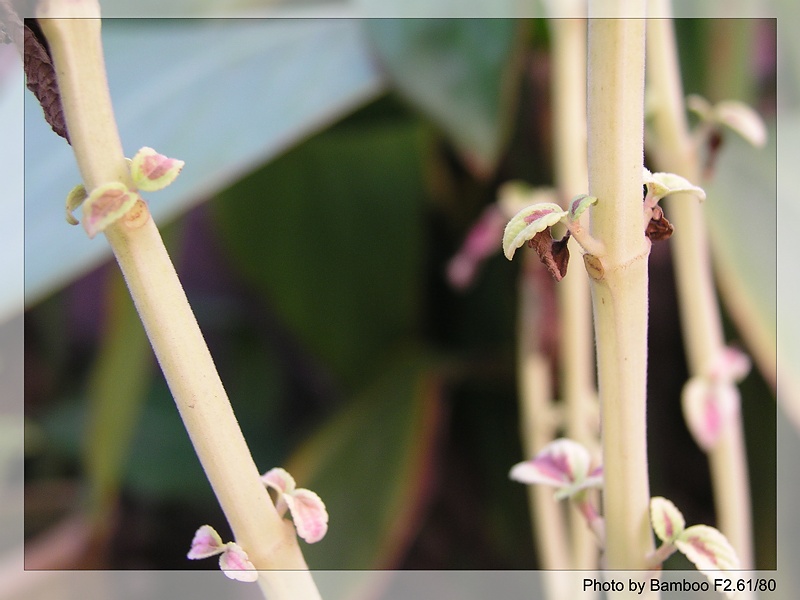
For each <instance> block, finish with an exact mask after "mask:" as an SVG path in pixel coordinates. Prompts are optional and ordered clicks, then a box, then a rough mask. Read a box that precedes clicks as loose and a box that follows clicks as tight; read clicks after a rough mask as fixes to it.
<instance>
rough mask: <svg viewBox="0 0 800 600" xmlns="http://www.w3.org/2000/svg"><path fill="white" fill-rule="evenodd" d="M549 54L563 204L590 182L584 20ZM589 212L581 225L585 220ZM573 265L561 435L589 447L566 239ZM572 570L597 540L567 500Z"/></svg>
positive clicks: (591, 407)
mask: <svg viewBox="0 0 800 600" xmlns="http://www.w3.org/2000/svg"><path fill="white" fill-rule="evenodd" d="M550 30H551V32H552V49H553V50H552V57H553V83H552V99H551V105H552V107H553V139H554V146H555V148H554V156H555V181H556V186H557V188H558V195H559V198H560V201H561V203H562V206H565V207H566V206H567V204H568V203H569V201H570V200H571V199H572V198H573V197H574V196H576V195H577V194H580V193H584V192H586V190H587V189H588V187H589V182H588V174H587V165H586V20H585V19H554V20H553V21H551V23H550ZM588 216H589V212H588V211H587V212H586V213H584V217H583V218H582V220H583V221H584V222H583V223H582V225H583V226H584V227H586V226H587V225H588ZM569 244H570V251H571V254H572V256H573V257H574V258H573V264H572V267H571V268H570V269H568V270H567V274H566V276H565V277H564V279H563V280H562V281H561V282H559V284H558V285H556V293H557V295H558V308H559V326H560V337H559V356H558V360H559V373H560V377H559V381H560V395H561V400H562V402H563V403H564V406H565V409H566V410H565V417H566V419H565V421H566V427H565V429H566V435H567V437H569V438H570V439H573V440H575V441H577V442H580V443H581V444H583V445H584V446H586V447H587V448H590V449H591V450H594V449H596V448H597V445H598V431H597V406H596V398H597V394H596V388H595V382H594V352H593V344H594V339H593V332H592V321H591V314H592V308H591V297H590V293H589V281H588V279H587V277H586V273H585V272H584V270H583V269H582V268H580V265H579V264H577V263H578V257H579V255H580V252H581V251H580V248H579V246H578V244H577V243H576V242H575V241H574V240H570V242H569ZM569 514H570V529H571V537H572V562H571V565H570V568H572V569H595V568H597V560H598V547H597V540H596V539H595V538H594V536H593V535H592V533H591V530H590V529H589V528H588V527H587V525H586V520H585V519H584V517H583V515H581V514H580V513H579V511H577V510H576V509H575V508H574V507H573V506H572V505H571V504H570V511H569Z"/></svg>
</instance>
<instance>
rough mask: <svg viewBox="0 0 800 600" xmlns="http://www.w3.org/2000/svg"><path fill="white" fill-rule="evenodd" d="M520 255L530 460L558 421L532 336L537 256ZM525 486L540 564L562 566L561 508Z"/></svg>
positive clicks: (537, 303) (520, 332)
mask: <svg viewBox="0 0 800 600" xmlns="http://www.w3.org/2000/svg"><path fill="white" fill-rule="evenodd" d="M524 257H525V258H524V262H523V266H522V270H521V272H520V277H519V286H520V289H519V317H518V319H519V321H518V327H517V352H518V356H517V372H518V373H519V375H518V379H519V396H520V413H521V415H520V416H521V424H520V425H521V433H522V441H523V450H524V452H525V458H526V459H528V458H531V457H533V456H535V455H536V453H537V452H539V450H541V449H542V448H543V447H544V446H545V445H547V444H548V443H550V442H551V441H553V440H554V439H555V434H556V428H557V426H558V419H557V416H556V408H555V405H554V402H553V399H552V398H553V386H552V381H551V380H552V377H551V375H550V369H551V365H550V361H549V360H548V358H547V356H546V354H545V353H544V352H542V350H541V348H540V347H539V338H538V335H537V334H536V332H539V331H541V330H542V325H541V324H542V322H543V320H544V319H545V318H546V316H545V315H544V314H543V308H542V306H541V298H542V290H541V289H539V288H540V286H539V285H537V279H536V276H535V275H534V274H533V273H535V269H536V268H538V267H539V265H536V264H534V263H535V262H538V260H537V258H536V256H535V255H534V254H533V253H532V252H526V253H525V254H524ZM527 488H528V504H529V507H530V513H531V522H532V524H533V529H534V532H533V533H534V545H535V546H536V555H537V557H538V560H539V568H541V569H544V570H554V569H566V568H568V567H569V565H570V562H571V561H570V551H569V547H568V544H567V526H566V521H565V518H564V516H565V515H564V511H563V510H562V508H563V507H562V506H561V503H560V502H558V501H557V500H556V499H555V498H554V497H553V490H552V489H550V488H548V487H545V486H541V485H531V486H527ZM560 591H563V590H551V592H552V593H549V594H548V598H559V597H561V596H559V595H558V594H557V593H556V592H560Z"/></svg>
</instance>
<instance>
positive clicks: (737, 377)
mask: <svg viewBox="0 0 800 600" xmlns="http://www.w3.org/2000/svg"><path fill="white" fill-rule="evenodd" d="M750 368H751V364H750V358H749V357H748V356H747V354H745V353H744V352H742V351H741V350H739V349H738V348H734V347H733V346H726V347H725V348H723V349H722V351H721V352H719V354H717V357H716V359H715V360H714V361H713V363H712V365H711V368H710V369H709V376H710V377H711V378H712V379H717V380H726V381H731V382H734V381H741V380H742V379H744V378H745V377H746V376H747V374H748V373H749V372H750Z"/></svg>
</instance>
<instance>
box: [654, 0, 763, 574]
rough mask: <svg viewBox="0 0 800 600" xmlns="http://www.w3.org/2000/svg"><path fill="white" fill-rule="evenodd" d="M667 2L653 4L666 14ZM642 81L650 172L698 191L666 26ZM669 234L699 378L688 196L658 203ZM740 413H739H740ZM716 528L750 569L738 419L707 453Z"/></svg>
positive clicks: (701, 316) (701, 254)
mask: <svg viewBox="0 0 800 600" xmlns="http://www.w3.org/2000/svg"><path fill="white" fill-rule="evenodd" d="M668 9H669V3H668V2H664V3H662V5H661V14H665V13H667V14H668V12H667V11H668ZM648 38H649V41H648V82H649V85H650V88H651V89H650V92H651V94H652V100H653V103H652V108H653V115H652V117H653V128H654V133H655V137H656V139H657V145H656V146H655V147H654V149H653V152H654V158H655V159H656V161H657V163H658V168H659V169H660V170H663V171H668V172H671V173H676V174H678V175H681V176H683V177H685V178H686V179H688V180H689V181H691V182H692V183H695V184H696V185H697V184H699V182H700V179H701V168H700V161H699V159H698V152H697V148H696V147H695V144H694V142H693V140H692V137H691V136H690V134H689V129H688V125H687V122H686V115H685V110H684V99H683V88H682V85H681V79H680V69H679V66H678V53H677V49H676V47H675V32H674V28H673V23H672V20H671V19H653V20H652V21H650V22H649V24H648ZM666 202H667V207H668V210H669V212H668V215H669V218H670V220H671V221H672V223H673V225H674V226H675V233H674V234H673V236H672V250H673V252H672V256H673V262H674V265H675V277H676V281H677V288H678V300H679V304H680V315H681V325H682V331H683V339H684V345H685V348H686V356H687V361H688V366H689V374H690V375H691V376H694V375H702V374H704V373H705V372H706V370H707V369H708V368H709V365H711V363H712V361H713V360H714V359H715V358H716V357H717V355H718V353H719V352H720V351H721V350H722V348H723V347H724V345H725V339H724V335H723V330H722V317H721V316H720V309H719V304H718V302H717V297H716V292H715V289H714V280H713V274H712V265H711V258H710V252H709V245H708V239H707V235H708V234H707V226H706V221H705V214H704V212H703V208H702V206H701V205H700V204H699V203H698V202H697V201H696V200H695V199H693V198H692V197H691V196H687V197H683V196H681V195H677V194H676V195H674V196H670V197H668V198H667V199H666ZM740 414H741V413H740ZM709 463H710V467H711V481H712V486H713V489H714V502H715V507H716V512H717V527H718V529H719V530H720V531H722V533H723V534H724V535H725V537H727V538H728V541H730V543H731V545H732V546H733V547H734V549H735V550H736V552H737V554H738V555H739V560H740V562H741V565H742V567H743V568H746V569H752V568H754V562H753V550H752V548H753V541H752V520H751V508H750V490H749V477H748V473H747V455H746V452H745V442H744V433H743V426H742V423H741V418H739V419H738V420H737V421H736V422H735V423H733V424H732V426H731V427H730V429H729V430H728V431H726V432H725V434H724V435H723V436H722V439H721V440H720V441H719V442H718V443H717V445H716V446H715V447H714V448H713V449H712V450H711V451H710V452H709Z"/></svg>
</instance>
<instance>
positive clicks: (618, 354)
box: [584, 3, 654, 569]
mask: <svg viewBox="0 0 800 600" xmlns="http://www.w3.org/2000/svg"><path fill="white" fill-rule="evenodd" d="M625 8H628V9H630V8H631V6H630V3H628V4H626V5H625ZM634 8H635V7H634ZM639 8H641V6H639ZM640 12H641V11H640ZM644 53H645V21H644V20H643V19H590V20H589V33H588V57H589V60H588V88H587V89H588V96H587V117H588V121H587V125H588V157H589V193H590V194H591V195H592V196H596V197H597V198H598V201H597V204H596V205H595V206H594V207H593V210H592V222H591V231H592V235H593V236H594V237H595V238H596V239H598V240H599V241H600V242H601V243H603V244H605V252H604V254H603V255H601V256H594V255H588V254H587V255H585V257H584V259H585V262H586V265H587V270H588V271H589V274H590V276H591V277H592V284H591V288H592V305H593V310H594V322H595V337H596V340H597V366H598V384H599V393H600V407H601V408H600V410H601V432H602V442H603V474H604V487H603V513H604V518H605V526H606V551H605V563H606V564H605V566H606V567H607V568H609V569H644V568H646V566H647V565H646V556H647V555H648V554H649V553H650V552H652V551H653V546H654V545H653V536H652V532H651V530H650V520H649V501H650V488H649V482H648V470H647V437H646V414H645V412H646V411H645V408H646V377H647V375H646V372H647V259H648V255H649V252H650V242H649V240H648V239H647V238H646V237H645V235H644V231H643V221H642V219H643V217H642V210H643V207H642V163H643V148H642V144H643V97H644V60H645V59H644Z"/></svg>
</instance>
